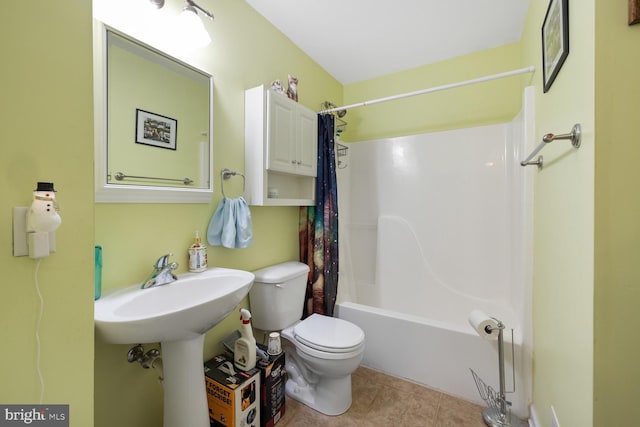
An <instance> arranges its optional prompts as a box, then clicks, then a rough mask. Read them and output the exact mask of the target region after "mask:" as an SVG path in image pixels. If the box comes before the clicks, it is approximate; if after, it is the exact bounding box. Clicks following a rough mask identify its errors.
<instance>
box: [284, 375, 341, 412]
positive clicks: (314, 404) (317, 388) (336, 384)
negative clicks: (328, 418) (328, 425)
mask: <svg viewBox="0 0 640 427" xmlns="http://www.w3.org/2000/svg"><path fill="white" fill-rule="evenodd" d="M285 390H286V394H287V396H288V397H290V398H292V399H294V400H297V401H298V402H300V403H302V404H303V405H306V406H308V407H310V408H311V409H315V410H316V411H318V412H320V413H322V414H325V415H332V416H333V415H340V414H344V413H345V412H347V410H348V409H349V408H350V407H351V375H347V376H346V377H341V378H322V379H320V381H318V382H317V383H316V384H305V385H300V384H298V383H296V382H295V381H294V380H293V379H289V380H287V383H286V385H285Z"/></svg>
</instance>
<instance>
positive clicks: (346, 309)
mask: <svg viewBox="0 0 640 427" xmlns="http://www.w3.org/2000/svg"><path fill="white" fill-rule="evenodd" d="M336 312H337V315H338V317H340V318H341V319H345V320H348V321H350V322H352V323H354V324H356V325H358V326H360V328H362V330H363V331H364V333H365V337H366V338H365V345H366V348H365V354H364V359H363V361H362V365H363V366H367V367H369V368H372V369H375V370H377V371H381V372H384V373H386V374H389V375H393V376H395V377H399V378H404V379H407V380H409V381H411V382H415V383H418V384H422V385H425V386H427V387H430V388H433V389H436V390H439V391H442V392H445V393H447V394H449V395H452V396H456V397H460V398H463V399H465V400H468V401H471V402H475V403H478V404H480V405H483V406H486V405H485V403H484V402H483V401H482V399H481V398H480V395H479V393H478V390H477V389H476V384H475V381H474V379H473V377H472V375H471V372H470V371H469V368H471V369H473V370H474V371H475V372H476V373H477V374H478V375H479V376H480V377H481V378H482V380H483V381H484V382H485V383H486V384H488V385H490V386H492V387H494V388H495V389H496V390H498V386H499V379H498V378H499V377H498V350H497V348H498V347H497V341H486V340H483V339H481V338H480V337H478V335H476V334H475V333H474V332H473V329H471V327H468V328H467V329H468V330H469V332H467V331H462V330H460V328H459V327H455V328H449V327H448V326H447V325H445V324H443V323H441V322H437V321H429V320H427V319H423V318H420V317H417V316H411V315H407V314H401V313H396V312H392V311H389V310H383V309H380V308H375V307H370V306H365V305H362V304H356V303H351V302H343V303H339V304H338V305H337V306H336ZM508 333H509V336H508V342H507V341H506V340H505V373H506V384H507V391H510V390H512V386H513V382H512V364H511V337H510V332H508ZM515 341H516V343H515V352H516V362H515V363H516V366H519V367H520V368H522V367H523V366H525V364H526V363H528V362H527V361H526V360H525V357H524V352H523V351H522V343H519V342H518V337H515ZM522 373H523V369H518V370H517V377H516V389H517V390H516V393H514V394H508V395H507V399H508V400H510V401H511V402H512V403H513V407H512V411H513V413H514V414H516V415H518V416H519V417H522V418H525V417H527V416H528V404H529V395H528V390H529V388H530V385H529V384H528V379H527V378H524V377H523V375H522Z"/></svg>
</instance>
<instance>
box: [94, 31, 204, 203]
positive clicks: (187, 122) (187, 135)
mask: <svg viewBox="0 0 640 427" xmlns="http://www.w3.org/2000/svg"><path fill="white" fill-rule="evenodd" d="M96 27H97V28H96V31H95V32H94V35H95V38H96V42H95V43H94V45H95V52H96V54H95V58H94V84H95V91H94V99H95V105H94V107H95V117H96V134H95V138H96V150H95V151H96V163H95V170H96V176H95V182H96V202H125V203H126V202H129V203H158V202H164V203H208V202H209V201H210V200H211V196H212V193H213V154H212V153H213V138H212V123H213V115H212V109H211V105H212V100H213V98H212V96H213V81H212V77H211V75H209V74H207V73H205V72H203V71H202V70H198V69H196V68H194V67H192V66H190V65H188V64H185V63H184V62H181V61H179V60H177V59H175V58H172V57H171V56H169V55H167V54H165V53H163V52H160V51H159V50H157V49H154V48H152V47H150V46H148V45H146V44H144V43H142V42H139V41H137V40H134V39H132V38H130V37H128V36H127V35H125V34H122V33H119V32H117V31H115V30H113V29H112V28H109V27H107V26H106V25H103V24H100V23H97V24H96Z"/></svg>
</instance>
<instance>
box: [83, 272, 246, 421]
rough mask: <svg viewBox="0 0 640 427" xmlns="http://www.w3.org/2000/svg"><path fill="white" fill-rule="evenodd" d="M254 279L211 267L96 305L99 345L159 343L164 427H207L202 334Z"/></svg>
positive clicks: (122, 293) (123, 291)
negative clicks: (166, 283)
mask: <svg viewBox="0 0 640 427" xmlns="http://www.w3.org/2000/svg"><path fill="white" fill-rule="evenodd" d="M253 279H254V276H253V273H249V272H247V271H241V270H231V269H227V268H211V269H209V270H207V271H204V272H202V273H186V274H182V275H179V276H178V280H177V281H175V282H173V283H169V284H168V285H163V286H158V287H155V288H149V289H141V285H140V284H137V285H133V286H130V287H128V288H125V289H121V290H118V291H115V292H113V293H110V294H106V295H105V296H104V297H102V298H101V299H99V300H98V301H96V302H95V314H94V318H95V324H96V332H97V336H98V337H99V338H100V339H102V340H103V341H105V342H108V343H112V344H138V343H155V342H160V344H161V348H162V362H163V363H162V366H163V368H162V369H163V375H164V421H163V424H164V427H184V426H189V427H209V410H208V405H207V397H206V389H205V382H204V365H203V352H204V333H205V332H207V331H208V330H209V329H211V328H212V327H213V326H215V325H216V324H217V323H218V322H220V321H221V320H222V319H224V318H225V317H226V316H227V315H228V314H229V313H231V311H232V310H233V309H234V308H235V307H237V305H238V304H239V303H240V301H241V300H242V299H243V298H244V297H245V296H246V295H247V294H248V293H249V289H250V288H251V285H252V284H253ZM239 325H240V321H239V320H238V326H239Z"/></svg>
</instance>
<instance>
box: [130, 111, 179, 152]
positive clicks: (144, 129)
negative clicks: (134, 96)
mask: <svg viewBox="0 0 640 427" xmlns="http://www.w3.org/2000/svg"><path fill="white" fill-rule="evenodd" d="M177 132H178V121H177V120H175V119H172V118H169V117H165V116H161V115H160V114H155V113H150V112H148V111H144V110H140V109H137V108H136V143H137V144H145V145H152V146H154V147H160V148H167V149H169V150H175V149H176V135H177Z"/></svg>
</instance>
